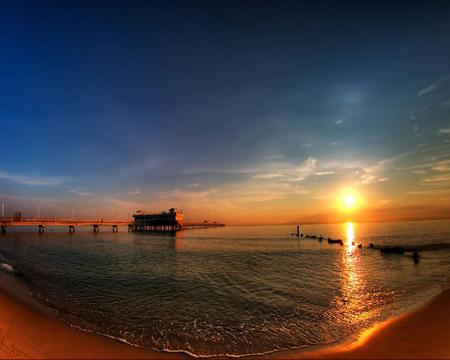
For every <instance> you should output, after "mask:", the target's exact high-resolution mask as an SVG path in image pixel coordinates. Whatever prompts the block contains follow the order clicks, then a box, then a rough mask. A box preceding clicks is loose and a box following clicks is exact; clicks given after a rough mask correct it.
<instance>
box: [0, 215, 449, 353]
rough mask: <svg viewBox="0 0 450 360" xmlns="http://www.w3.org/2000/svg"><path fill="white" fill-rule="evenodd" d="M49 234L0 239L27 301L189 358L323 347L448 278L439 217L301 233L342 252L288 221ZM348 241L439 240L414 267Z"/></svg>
mask: <svg viewBox="0 0 450 360" xmlns="http://www.w3.org/2000/svg"><path fill="white" fill-rule="evenodd" d="M50 230H52V229H47V231H46V233H45V234H40V235H39V234H37V231H36V229H33V230H32V231H31V230H30V231H28V232H27V231H24V230H21V231H20V232H19V231H18V230H17V229H16V230H14V229H8V233H7V234H5V235H2V236H0V253H1V254H2V258H1V259H0V260H1V262H3V263H7V264H9V265H11V266H12V267H13V268H14V269H15V272H13V273H11V276H14V277H17V278H19V279H21V280H20V281H23V282H25V283H26V284H27V286H28V287H29V288H30V289H31V291H32V292H33V295H34V296H36V297H38V298H39V299H40V300H41V301H43V302H45V303H46V304H47V305H48V306H50V307H52V308H54V309H56V310H57V311H58V314H59V316H61V317H62V318H63V319H64V320H65V321H67V322H68V323H70V324H73V325H76V326H78V327H80V328H83V329H86V330H92V331H94V332H96V333H99V334H103V335H108V336H111V337H115V338H118V339H122V340H124V341H126V342H129V343H132V344H136V345H140V346H144V347H148V348H152V349H157V350H164V351H184V352H188V353H190V354H193V355H197V356H211V355H219V354H228V355H245V354H260V353H265V352H270V351H275V350H281V349H289V348H300V347H304V346H310V345H316V344H327V343H332V342H335V341H338V340H341V339H344V338H345V337H347V336H350V335H353V334H356V333H358V332H359V331H361V330H362V329H364V328H366V327H368V326H369V325H370V324H371V323H373V322H374V321H377V320H381V319H384V318H386V317H388V316H391V315H393V314H396V313H398V312H400V311H403V310H405V309H408V308H411V307H413V306H416V305H417V304H419V303H421V302H423V301H424V300H426V299H428V298H430V297H431V296H432V295H434V294H436V293H438V292H439V291H440V290H441V288H442V287H443V286H446V283H447V282H448V276H449V274H450V256H449V255H450V248H449V246H450V221H428V222H416V223H412V222H403V223H371V224H356V223H346V224H345V223H344V224H333V225H306V226H303V227H302V229H301V231H302V232H303V233H305V234H306V233H308V234H317V235H319V234H322V235H323V236H325V237H333V238H342V239H343V240H344V243H345V244H344V246H339V245H332V244H328V242H327V241H326V240H325V241H323V242H319V241H318V240H310V239H300V240H297V239H296V238H295V237H292V236H291V233H292V232H294V231H295V226H258V227H224V228H216V229H205V230H190V231H184V232H179V233H177V234H176V236H170V235H161V234H158V235H151V234H138V233H128V232H126V229H123V232H119V233H117V234H115V233H112V232H111V229H110V228H104V229H102V230H101V232H100V233H98V234H93V233H91V232H90V229H85V230H84V231H82V229H81V228H80V229H77V232H76V233H75V234H71V235H69V234H68V233H63V232H57V231H56V229H55V230H54V231H53V232H52V231H50ZM59 231H61V230H59ZM352 241H356V243H362V244H364V245H365V246H367V245H368V244H369V243H371V242H372V243H375V244H377V245H383V244H384V245H386V244H396V245H428V244H441V245H438V246H435V247H434V248H433V249H432V250H428V251H423V252H422V253H421V258H420V262H419V264H414V262H413V260H412V257H411V255H410V254H405V255H381V254H380V252H379V251H377V250H372V249H369V248H363V249H358V248H357V247H355V246H352V245H351V242H352ZM442 244H444V245H442ZM445 244H447V245H445ZM3 268H4V271H5V270H7V268H8V267H7V266H3Z"/></svg>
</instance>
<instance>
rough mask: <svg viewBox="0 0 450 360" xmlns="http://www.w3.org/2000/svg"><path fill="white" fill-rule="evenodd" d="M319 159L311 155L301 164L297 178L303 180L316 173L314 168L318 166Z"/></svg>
mask: <svg viewBox="0 0 450 360" xmlns="http://www.w3.org/2000/svg"><path fill="white" fill-rule="evenodd" d="M316 162H317V159H315V158H313V157H309V158H308V159H306V160H305V161H304V162H302V163H301V164H300V167H299V168H298V175H297V178H296V180H298V181H303V180H305V179H306V178H308V177H309V176H311V175H312V174H313V173H314V169H315V168H316Z"/></svg>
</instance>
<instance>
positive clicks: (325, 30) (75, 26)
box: [0, 1, 450, 207]
mask: <svg viewBox="0 0 450 360" xmlns="http://www.w3.org/2000/svg"><path fill="white" fill-rule="evenodd" d="M0 29H1V31H0V40H1V45H2V49H1V54H0V69H1V70H0V71H1V79H2V81H1V83H0V104H1V109H2V110H1V114H0V133H1V142H0V153H1V164H0V171H3V172H5V173H7V176H3V178H2V177H1V176H0V185H1V188H0V195H2V194H3V195H4V196H6V197H5V199H6V200H7V201H12V200H8V199H12V198H14V197H21V200H20V201H19V200H17V199H15V198H14V199H15V201H16V202H17V203H18V204H21V203H24V204H25V203H27V198H30V199H31V198H46V197H52V198H55V197H56V198H57V199H60V200H61V201H69V202H70V199H71V197H73V201H72V202H74V203H76V202H77V201H79V200H78V198H79V197H80V196H78V197H77V196H76V193H77V192H78V193H86V194H83V195H81V198H82V199H83V201H87V200H85V199H86V198H88V197H89V198H97V200H99V201H100V199H101V197H109V196H113V195H112V194H114V197H115V198H121V199H122V200H123V201H128V198H129V195H127V194H128V192H132V191H133V189H136V188H139V189H140V190H139V192H141V193H142V194H141V198H142V199H143V200H142V201H146V202H147V203H149V204H150V203H151V202H152V200H154V199H155V198H157V197H159V196H160V195H161V194H160V193H161V192H164V191H170V190H171V189H174V188H183V187H184V186H187V185H189V184H195V188H196V191H202V190H203V191H207V190H208V189H212V188H214V189H218V188H221V187H222V186H225V187H227V186H232V185H235V186H238V185H239V184H242V183H246V181H247V180H248V178H249V177H250V178H252V176H253V175H254V173H255V172H258V171H259V170H257V169H256V168H258V167H264V166H266V165H267V164H268V163H269V162H273V160H274V159H278V161H282V162H283V163H284V164H286V163H288V164H292V165H293V166H298V165H299V164H301V163H302V162H304V161H305V160H306V159H308V158H309V157H312V158H314V159H317V161H318V164H319V162H320V164H326V163H327V162H331V161H342V162H352V161H353V162H354V161H357V162H361V163H364V164H366V163H368V164H369V163H370V164H373V163H376V162H377V161H382V160H383V159H389V158H393V157H396V156H399V155H401V154H406V153H408V154H411V153H415V152H417V151H419V150H418V149H420V148H423V147H425V146H430V147H432V146H440V148H439V149H440V150H438V151H440V153H439V154H441V155H442V151H444V153H445V149H444V150H442V146H444V147H445V146H447V145H448V142H446V141H445V140H446V139H447V138H446V137H445V135H444V137H443V136H437V135H436V132H437V131H438V130H439V129H445V128H448V127H449V112H450V107H449V106H446V105H445V103H446V101H448V100H449V99H450V89H449V84H448V82H447V78H446V76H448V75H449V74H450V3H449V2H448V1H418V2H415V1H397V2H395V1H356V2H342V1H339V2H337V1H335V2H330V1H314V2H313V1H310V2H302V1H283V2H278V1H193V2H188V1H27V2H22V1H10V2H2V3H1V5H0ZM441 79H443V80H442V81H441ZM439 81H441V82H439ZM437 82H438V83H439V85H438V88H437V89H433V91H430V93H426V94H425V95H424V96H418V92H419V91H420V90H421V89H424V88H426V87H428V86H431V85H432V84H436V83H437ZM414 126H418V128H419V129H420V131H413V130H412V129H413V127H414ZM424 143H427V145H423V144H424ZM419 144H420V146H419ZM268 159H269V160H268ZM281 159H282V160H281ZM410 160H411V159H410ZM410 165H411V164H410ZM249 173H250V174H252V175H248V174H249ZM0 175H1V174H0ZM20 175H23V176H28V177H36V176H39V177H42V178H43V179H47V180H48V179H50V180H51V179H54V178H55V177H56V178H58V179H59V180H60V181H57V182H58V185H49V186H48V185H30V184H24V183H23V181H22V182H20V179H19V181H15V180H14V179H15V178H14V176H16V177H17V176H20ZM8 176H9V177H8ZM16 180H17V179H16ZM193 188H194V187H193ZM224 191H225V190H224ZM87 193H89V195H88V194H87ZM226 195H227V194H226V191H225V192H224V193H223V196H224V197H226ZM30 201H31V200H30ZM18 206H22V205H18ZM23 206H24V207H26V205H23ZM67 206H68V207H70V206H71V204H69V203H68V204H67Z"/></svg>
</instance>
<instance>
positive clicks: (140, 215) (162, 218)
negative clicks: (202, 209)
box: [130, 208, 184, 232]
mask: <svg viewBox="0 0 450 360" xmlns="http://www.w3.org/2000/svg"><path fill="white" fill-rule="evenodd" d="M133 218H134V222H133V223H132V224H130V230H131V231H162V232H172V231H178V230H181V229H183V226H184V216H183V213H182V212H181V210H178V209H174V208H172V209H170V210H169V211H163V212H161V213H159V214H147V213H145V212H143V211H137V212H136V213H135V214H134V215H133Z"/></svg>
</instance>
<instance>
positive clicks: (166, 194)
mask: <svg viewBox="0 0 450 360" xmlns="http://www.w3.org/2000/svg"><path fill="white" fill-rule="evenodd" d="M218 193H219V191H218V190H217V189H209V190H205V191H192V190H187V189H183V188H181V187H177V188H175V189H173V190H167V191H161V192H159V193H158V195H159V197H160V198H162V199H176V200H197V201H199V200H204V199H205V198H208V197H210V196H211V195H214V194H218Z"/></svg>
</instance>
